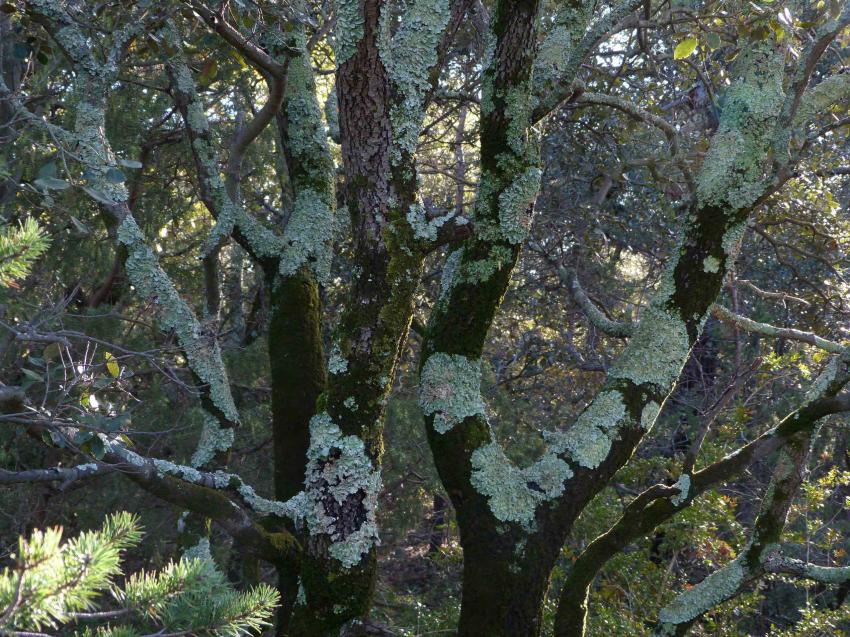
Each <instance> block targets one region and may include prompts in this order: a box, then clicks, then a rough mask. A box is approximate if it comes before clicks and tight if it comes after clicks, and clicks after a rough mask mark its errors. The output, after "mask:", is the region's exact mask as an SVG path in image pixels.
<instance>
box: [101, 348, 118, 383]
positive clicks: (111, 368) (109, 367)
mask: <svg viewBox="0 0 850 637" xmlns="http://www.w3.org/2000/svg"><path fill="white" fill-rule="evenodd" d="M103 358H104V359H106V371H108V372H109V374H110V375H111V376H112V378H118V377H119V376H120V375H121V368H120V367H119V366H118V361H117V360H115V357H114V356H113V355H112V353H111V352H104V354H103Z"/></svg>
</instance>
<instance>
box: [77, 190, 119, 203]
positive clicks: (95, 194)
mask: <svg viewBox="0 0 850 637" xmlns="http://www.w3.org/2000/svg"><path fill="white" fill-rule="evenodd" d="M83 190H84V191H85V193H86V194H87V195H88V196H89V197H91V198H92V199H94V200H95V201H98V202H100V203H102V204H106V205H107V206H113V205H115V203H116V202H115V201H113V200H112V199H110V198H109V197H107V196H106V194H104V193H102V192H101V191H99V190H95V189H94V188H89V187H88V186H83Z"/></svg>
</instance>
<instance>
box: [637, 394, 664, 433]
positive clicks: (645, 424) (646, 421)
mask: <svg viewBox="0 0 850 637" xmlns="http://www.w3.org/2000/svg"><path fill="white" fill-rule="evenodd" d="M660 412H661V405H659V404H658V403H657V402H655V401H654V400H653V401H650V402H648V403H647V404H646V405H645V406H644V408H643V411H642V412H641V414H640V426H641V428H642V429H643V430H644V431H649V430H650V429H651V428H652V426H653V425H654V424H655V421H656V420H658V414H659V413H660Z"/></svg>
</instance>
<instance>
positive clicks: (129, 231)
mask: <svg viewBox="0 0 850 637" xmlns="http://www.w3.org/2000/svg"><path fill="white" fill-rule="evenodd" d="M118 241H119V242H120V243H121V244H122V245H124V246H125V247H126V248H127V259H126V261H125V270H126V272H127V277H128V278H129V280H130V283H131V284H132V285H133V286H134V287H135V288H136V290H137V291H138V293H139V294H140V295H141V296H142V297H144V298H146V299H150V300H152V301H153V302H154V303H155V304H156V305H158V306H159V307H160V310H161V311H160V324H161V326H162V329H163V330H165V331H171V330H173V331H174V333H175V334H176V336H177V342H178V343H179V344H180V347H181V348H182V349H183V351H184V352H185V354H186V359H187V360H188V362H189V366H190V367H191V369H192V371H193V372H194V373H195V375H196V376H197V377H198V378H199V380H200V381H201V383H203V385H204V386H205V387H206V388H207V389H206V391H207V393H208V395H209V397H210V400H211V401H212V403H213V405H215V407H217V408H218V409H219V410H220V411H221V413H222V414H223V415H224V417H225V418H226V419H227V420H229V421H230V422H231V423H238V422H239V412H238V411H237V410H236V406H235V404H234V403H233V397H232V395H231V393H230V383H229V381H228V379H227V372H226V370H225V367H224V363H223V362H222V359H221V351H220V350H219V346H218V342H217V340H216V335H215V334H214V333H209V332H208V331H207V330H205V329H204V328H203V327H202V326H201V324H200V323H199V322H198V320H197V318H196V317H195V315H194V313H193V312H192V310H191V309H190V308H189V306H188V305H187V304H186V302H185V301H184V300H183V299H182V298H181V297H180V295H179V294H178V292H177V290H176V289H175V288H174V284H173V283H172V282H171V279H169V278H168V275H167V274H165V272H163V271H162V268H161V267H160V265H159V262H158V260H157V258H156V256H155V255H154V253H153V252H152V251H151V249H150V248H149V247H148V245H147V243H146V242H145V238H144V235H143V234H142V231H141V229H140V228H139V226H138V225H137V224H136V221H135V219H133V217H132V215H129V214H128V215H127V216H126V217H124V219H123V221H122V222H121V224H120V225H119V227H118Z"/></svg>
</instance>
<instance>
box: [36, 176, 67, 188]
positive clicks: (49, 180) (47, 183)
mask: <svg viewBox="0 0 850 637" xmlns="http://www.w3.org/2000/svg"><path fill="white" fill-rule="evenodd" d="M32 183H33V184H34V185H36V186H37V187H38V188H39V189H40V190H65V189H66V188H70V187H71V184H69V183H68V182H67V181H65V180H64V179H56V177H40V178H39V179H36V180H35V181H34V182H32Z"/></svg>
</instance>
